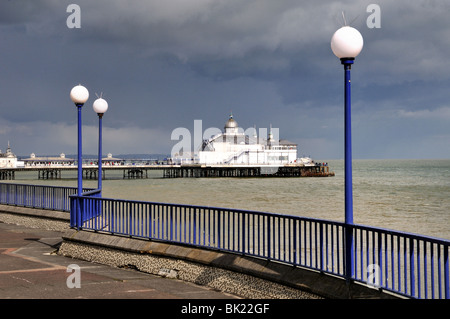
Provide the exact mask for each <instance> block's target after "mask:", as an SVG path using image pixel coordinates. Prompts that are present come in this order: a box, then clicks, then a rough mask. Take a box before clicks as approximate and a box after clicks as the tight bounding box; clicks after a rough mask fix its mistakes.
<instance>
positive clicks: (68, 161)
mask: <svg viewBox="0 0 450 319" xmlns="http://www.w3.org/2000/svg"><path fill="white" fill-rule="evenodd" d="M23 162H24V165H25V167H33V166H72V165H74V164H75V160H74V159H72V158H66V155H65V154H64V153H61V155H59V157H56V156H55V157H51V156H41V157H39V156H36V154H35V153H31V155H30V157H29V158H25V159H24V160H23Z"/></svg>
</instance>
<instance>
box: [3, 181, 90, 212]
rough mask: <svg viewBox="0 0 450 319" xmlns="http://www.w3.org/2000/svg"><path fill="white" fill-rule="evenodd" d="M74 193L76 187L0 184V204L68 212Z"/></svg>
mask: <svg viewBox="0 0 450 319" xmlns="http://www.w3.org/2000/svg"><path fill="white" fill-rule="evenodd" d="M89 190H91V189H88V188H86V189H84V191H89ZM76 193H77V188H76V187H57V186H44V185H24V184H14V183H11V184H9V183H0V204H4V205H14V206H24V207H31V208H39V209H50V210H59V211H65V212H69V211H70V200H69V196H70V195H75V194H76Z"/></svg>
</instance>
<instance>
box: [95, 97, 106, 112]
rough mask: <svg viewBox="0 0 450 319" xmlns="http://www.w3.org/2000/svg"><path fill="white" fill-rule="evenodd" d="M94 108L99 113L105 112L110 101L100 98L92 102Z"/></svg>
mask: <svg viewBox="0 0 450 319" xmlns="http://www.w3.org/2000/svg"><path fill="white" fill-rule="evenodd" d="M92 108H93V109H94V111H95V113H97V114H104V113H105V112H106V111H107V110H108V102H106V101H105V100H104V99H102V98H98V99H96V100H95V101H94V104H92Z"/></svg>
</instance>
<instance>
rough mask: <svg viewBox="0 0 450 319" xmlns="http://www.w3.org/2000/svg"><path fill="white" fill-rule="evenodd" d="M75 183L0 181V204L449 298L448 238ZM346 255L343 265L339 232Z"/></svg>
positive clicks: (107, 229) (409, 294)
mask: <svg viewBox="0 0 450 319" xmlns="http://www.w3.org/2000/svg"><path fill="white" fill-rule="evenodd" d="M83 191H84V193H82V196H77V195H76V193H77V188H75V187H53V186H39V185H22V184H5V183H0V204H7V205H16V206H25V207H32V208H40V209H52V210H59V211H70V217H71V218H70V219H71V221H70V223H71V227H73V228H78V229H86V230H94V231H99V232H107V233H111V234H118V235H125V236H131V237H140V238H147V239H152V240H159V241H165V242H170V243H177V244H183V245H191V246H195V247H200V248H208V249H216V250H220V251H227V252H233V253H238V254H244V255H248V256H255V257H259V258H265V259H268V260H273V261H278V262H282V263H287V264H291V265H294V266H300V267H305V268H308V269H312V270H315V271H320V272H323V273H327V274H332V275H336V276H339V277H343V278H345V279H347V280H353V281H357V282H361V283H365V284H367V285H369V286H372V287H375V288H379V289H384V290H387V291H391V292H394V293H397V294H400V295H403V296H407V297H410V298H419V299H443V298H445V299H450V292H449V247H450V241H448V240H444V239H438V238H432V237H427V236H421V235H416V234H410V233H404V232H399V231H393V230H388V229H382V228H375V227H369V226H362V225H351V226H349V225H346V224H344V223H341V222H334V221H327V220H320V219H313V218H305V217H296V216H287V215H279V214H271V213H264V212H256V211H246V210H238V209H227V208H218V207H204V206H194V205H179V204H166V203H151V202H141V201H129V200H118V199H108V198H101V191H100V190H98V189H96V190H94V189H83ZM347 233H348V234H351V236H352V238H353V246H352V247H353V249H352V250H351V251H350V253H351V255H352V258H351V260H352V261H353V262H352V263H351V265H350V267H347V265H346V255H347V254H348V253H349V252H348V251H347V250H346V247H345V243H346V240H345V236H346V234H347Z"/></svg>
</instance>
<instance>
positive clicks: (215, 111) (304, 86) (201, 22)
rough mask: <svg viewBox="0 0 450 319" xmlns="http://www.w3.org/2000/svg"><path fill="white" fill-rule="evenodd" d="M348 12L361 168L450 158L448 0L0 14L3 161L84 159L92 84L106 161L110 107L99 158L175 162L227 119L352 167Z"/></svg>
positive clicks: (16, 1) (86, 5) (125, 5)
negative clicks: (342, 39) (80, 88)
mask: <svg viewBox="0 0 450 319" xmlns="http://www.w3.org/2000/svg"><path fill="white" fill-rule="evenodd" d="M371 3H374V4H377V5H378V6H379V8H380V10H381V11H380V15H379V17H380V19H379V23H380V28H370V27H369V25H368V24H367V19H368V18H374V16H373V15H372V16H371V14H372V13H374V12H373V11H372V12H367V7H368V5H369V4H371ZM70 4H77V5H78V6H79V8H80V28H69V27H68V25H67V19H68V18H69V20H71V21H72V22H73V21H75V20H73V19H71V18H73V17H74V16H72V14H73V13H74V11H70V12H67V8H68V6H69V5H70ZM342 12H344V13H345V17H346V21H347V24H349V25H351V26H353V27H355V28H357V29H358V30H359V31H360V32H361V34H362V36H363V38H364V48H363V51H362V52H361V54H360V55H359V56H358V57H357V59H356V61H355V64H354V66H353V67H352V124H353V126H352V130H353V157H354V158H355V159H358V158H361V159H365V158H450V90H449V88H450V63H449V57H450V19H449V12H450V1H445V0H442V1H432V0H427V1H425V0H424V1H420V0H415V1H407V0H402V1H392V0H391V1H355V0H353V1H345V0H342V1H299V0H276V1H274V0H189V1H188V0H128V1H123V0H96V1H92V0H69V1H63V0H0V110H1V112H0V149H1V150H2V151H4V150H5V149H6V147H7V143H8V141H9V142H10V143H11V146H12V150H13V152H14V153H16V154H17V155H23V156H28V155H29V154H31V153H32V152H34V153H36V154H37V155H44V154H46V155H49V154H59V153H62V152H64V153H66V154H76V149H77V148H76V143H77V139H76V136H77V126H76V123H77V111H76V107H75V106H74V104H73V103H72V101H71V100H70V97H69V93H70V90H71V89H72V87H73V86H75V85H77V84H82V85H84V86H85V87H86V88H87V89H88V90H89V92H90V98H89V100H88V102H87V103H86V105H85V106H84V107H83V153H85V154H88V153H90V154H96V152H97V136H98V135H97V134H98V131H97V130H98V129H97V125H98V117H97V115H96V114H95V113H94V111H93V110H92V103H93V102H94V100H95V99H96V98H97V97H96V94H98V95H100V94H101V93H102V94H103V98H105V99H106V100H107V101H108V103H109V110H108V112H107V113H106V114H105V116H104V118H103V128H104V130H103V151H104V153H105V154H106V153H112V154H113V155H114V154H116V155H117V154H124V153H165V154H169V153H170V152H171V149H172V147H173V146H174V145H175V144H176V143H177V142H178V140H171V135H172V132H173V131H174V130H175V129H176V128H179V127H185V128H188V129H189V130H191V132H192V134H194V128H193V126H194V120H202V128H203V130H206V129H207V128H219V129H223V126H224V123H225V122H226V120H227V119H228V116H229V115H230V112H232V113H233V115H234V118H235V120H236V121H237V122H238V123H239V126H240V127H242V128H243V129H244V130H245V129H247V128H250V127H253V126H256V127H257V128H268V127H269V126H270V125H272V126H273V127H274V128H278V129H279V134H280V137H281V138H284V139H288V140H290V141H292V142H295V143H298V146H299V155H310V156H312V157H313V158H315V159H317V160H328V159H340V158H343V154H344V143H343V142H344V109H343V106H344V97H343V94H344V90H343V88H344V87H343V86H344V83H343V76H344V71H343V66H342V65H341V64H340V61H339V60H338V58H337V57H336V56H334V55H333V53H332V51H331V48H330V39H331V37H332V35H333V33H334V32H335V31H336V30H337V29H339V28H340V27H342V26H343V24H344V22H343V18H342ZM371 21H372V22H373V21H374V20H373V19H372V20H371ZM192 139H194V136H192Z"/></svg>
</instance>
